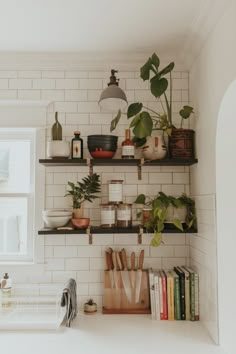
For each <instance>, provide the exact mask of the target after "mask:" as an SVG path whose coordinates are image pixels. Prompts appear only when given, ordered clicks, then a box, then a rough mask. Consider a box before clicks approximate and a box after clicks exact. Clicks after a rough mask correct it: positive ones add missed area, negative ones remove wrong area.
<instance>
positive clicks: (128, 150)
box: [121, 129, 134, 159]
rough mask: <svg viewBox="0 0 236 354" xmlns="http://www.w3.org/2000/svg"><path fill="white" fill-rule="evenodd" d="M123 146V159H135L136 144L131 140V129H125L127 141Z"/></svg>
mask: <svg viewBox="0 0 236 354" xmlns="http://www.w3.org/2000/svg"><path fill="white" fill-rule="evenodd" d="M121 146H122V154H121V157H122V159H134V143H133V141H132V140H131V139H130V129H125V140H124V141H123V142H122V144H121Z"/></svg>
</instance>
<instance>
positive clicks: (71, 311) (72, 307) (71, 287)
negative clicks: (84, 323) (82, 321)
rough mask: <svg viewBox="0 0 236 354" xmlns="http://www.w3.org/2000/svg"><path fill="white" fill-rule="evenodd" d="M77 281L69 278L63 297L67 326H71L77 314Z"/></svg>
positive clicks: (62, 303) (62, 304) (62, 302)
mask: <svg viewBox="0 0 236 354" xmlns="http://www.w3.org/2000/svg"><path fill="white" fill-rule="evenodd" d="M76 288H77V285H76V281H75V280H74V279H72V278H71V279H69V280H68V282H67V283H66V285H65V288H64V289H63V292H62V297H61V306H62V307H64V306H66V314H65V317H64V320H65V321H66V327H70V325H71V322H72V321H73V319H74V318H75V317H76V315H77V294H76Z"/></svg>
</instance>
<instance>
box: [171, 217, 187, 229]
mask: <svg viewBox="0 0 236 354" xmlns="http://www.w3.org/2000/svg"><path fill="white" fill-rule="evenodd" d="M172 223H173V224H174V225H175V226H176V227H177V229H179V230H180V231H184V229H183V225H182V223H181V222H180V220H179V219H173V220H172Z"/></svg>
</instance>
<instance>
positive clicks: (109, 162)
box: [39, 158, 198, 166]
mask: <svg viewBox="0 0 236 354" xmlns="http://www.w3.org/2000/svg"><path fill="white" fill-rule="evenodd" d="M197 162H198V159H190V160H180V159H163V160H152V161H149V160H142V159H83V160H77V159H74V160H73V159H66V158H62V159H40V160H39V163H41V164H43V165H44V166H86V165H92V166H139V165H143V166H191V165H194V164H196V163H197Z"/></svg>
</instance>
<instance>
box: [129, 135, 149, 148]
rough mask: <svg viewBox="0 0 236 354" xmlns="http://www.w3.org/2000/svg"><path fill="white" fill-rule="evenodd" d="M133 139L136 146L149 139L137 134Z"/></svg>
mask: <svg viewBox="0 0 236 354" xmlns="http://www.w3.org/2000/svg"><path fill="white" fill-rule="evenodd" d="M132 141H133V142H134V144H135V146H136V147H140V146H143V145H144V144H145V143H146V141H147V139H146V138H142V139H139V138H138V137H137V136H134V137H133V139H132Z"/></svg>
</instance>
